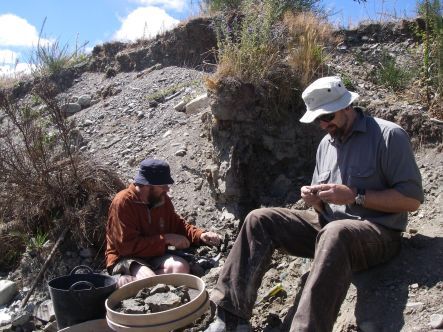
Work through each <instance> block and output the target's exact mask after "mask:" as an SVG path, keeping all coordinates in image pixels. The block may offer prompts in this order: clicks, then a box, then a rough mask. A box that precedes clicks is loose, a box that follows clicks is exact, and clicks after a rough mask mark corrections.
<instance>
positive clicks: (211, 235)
mask: <svg viewBox="0 0 443 332" xmlns="http://www.w3.org/2000/svg"><path fill="white" fill-rule="evenodd" d="M200 241H202V242H203V243H204V244H207V245H210V246H218V245H219V244H220V242H221V237H220V235H218V234H217V233H215V232H204V233H202V235H201V236H200Z"/></svg>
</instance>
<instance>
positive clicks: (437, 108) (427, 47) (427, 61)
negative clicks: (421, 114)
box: [418, 0, 443, 120]
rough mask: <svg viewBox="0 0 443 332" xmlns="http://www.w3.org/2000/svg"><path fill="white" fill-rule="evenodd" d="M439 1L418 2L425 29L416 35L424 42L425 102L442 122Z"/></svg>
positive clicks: (442, 34)
mask: <svg viewBox="0 0 443 332" xmlns="http://www.w3.org/2000/svg"><path fill="white" fill-rule="evenodd" d="M442 10H443V9H442V7H441V3H440V1H439V0H425V1H420V2H419V10H418V11H419V13H420V14H421V15H422V16H423V17H424V20H425V28H424V30H419V31H418V33H419V35H420V36H421V37H422V39H423V42H424V47H423V67H424V75H425V81H426V87H427V91H426V101H427V103H428V106H429V109H430V111H431V113H432V114H433V115H434V116H436V117H437V118H439V119H441V120H443V106H442V105H443V16H442Z"/></svg>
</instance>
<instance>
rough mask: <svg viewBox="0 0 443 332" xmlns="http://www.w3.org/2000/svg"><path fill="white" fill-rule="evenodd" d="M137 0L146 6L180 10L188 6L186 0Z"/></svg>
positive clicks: (136, 0)
mask: <svg viewBox="0 0 443 332" xmlns="http://www.w3.org/2000/svg"><path fill="white" fill-rule="evenodd" d="M135 2H137V3H140V4H142V5H145V6H157V7H161V8H168V9H174V10H176V11H179V12H181V11H183V10H184V9H185V8H186V0H135Z"/></svg>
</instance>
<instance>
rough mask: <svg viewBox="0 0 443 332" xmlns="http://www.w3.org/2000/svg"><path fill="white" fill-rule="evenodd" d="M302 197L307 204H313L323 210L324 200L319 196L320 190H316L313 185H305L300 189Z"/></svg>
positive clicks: (318, 209)
mask: <svg viewBox="0 0 443 332" xmlns="http://www.w3.org/2000/svg"><path fill="white" fill-rule="evenodd" d="M300 193H301V198H303V200H304V201H305V202H306V204H308V205H310V206H312V207H313V208H314V209H316V210H317V211H322V210H323V202H322V200H321V199H320V197H318V191H316V190H315V189H314V188H313V187H311V186H303V187H301V189H300Z"/></svg>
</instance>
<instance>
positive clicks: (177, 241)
mask: <svg viewBox="0 0 443 332" xmlns="http://www.w3.org/2000/svg"><path fill="white" fill-rule="evenodd" d="M164 237H165V243H166V244H167V245H170V246H174V247H175V248H177V249H186V248H189V246H190V245H191V243H190V242H189V240H188V238H187V237H186V236H183V235H180V234H172V233H168V234H165V235H164Z"/></svg>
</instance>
